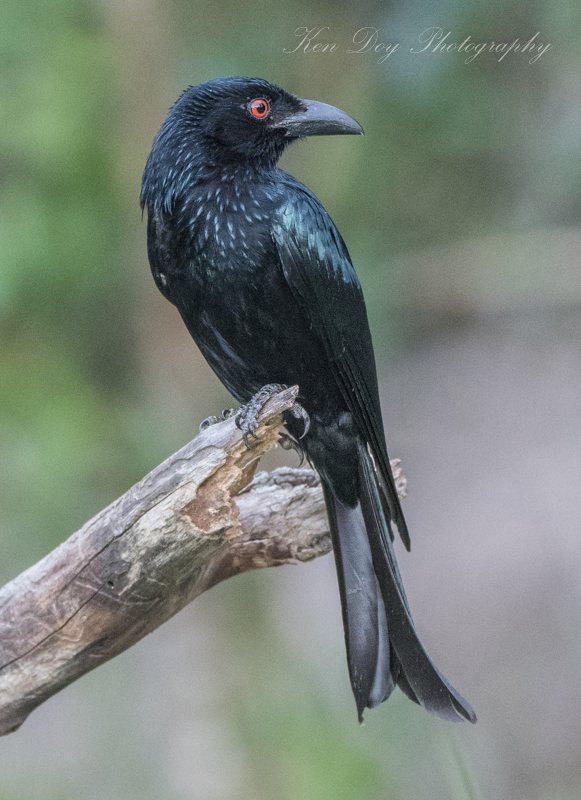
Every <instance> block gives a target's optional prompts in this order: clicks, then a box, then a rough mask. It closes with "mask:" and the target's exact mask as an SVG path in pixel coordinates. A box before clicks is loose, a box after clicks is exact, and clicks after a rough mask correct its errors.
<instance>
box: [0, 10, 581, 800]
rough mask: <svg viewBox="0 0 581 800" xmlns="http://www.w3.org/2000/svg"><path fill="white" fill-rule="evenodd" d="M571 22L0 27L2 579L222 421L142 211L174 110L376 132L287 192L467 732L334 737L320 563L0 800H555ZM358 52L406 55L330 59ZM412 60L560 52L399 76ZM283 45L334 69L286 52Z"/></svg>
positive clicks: (561, 709)
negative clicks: (159, 271)
mask: <svg viewBox="0 0 581 800" xmlns="http://www.w3.org/2000/svg"><path fill="white" fill-rule="evenodd" d="M580 22H581V6H580V5H579V4H578V3H577V2H576V1H575V0H564V1H561V2H557V0H537V2H534V3H528V4H523V3H521V2H520V1H519V0H479V2H476V1H475V0H469V1H468V2H466V0H462V2H459V0H446V2H444V1H443V0H440V1H439V2H437V3H427V2H425V0H424V1H422V0H398V1H397V2H388V3H382V4H379V3H373V2H366V0H362V2H359V3H357V4H354V3H347V2H335V3H330V2H326V1H325V0H318V2H315V3H306V2H303V1H302V0H286V2H285V3H282V4H275V3H273V2H270V3H265V2H260V0H248V2H246V3H244V4H236V3H233V2H231V1H230V0H213V2H210V1H209V0H207V1H205V0H197V1H196V2H186V0H168V2H161V0H50V2H49V0H25V1H24V2H23V0H4V1H3V3H2V12H1V24H0V108H1V114H0V578H1V579H2V581H6V580H9V579H10V578H12V577H13V576H15V575H16V574H18V573H19V572H20V571H21V570H23V569H25V568H26V567H27V566H29V565H30V564H32V563H33V562H35V561H36V560H37V559H39V558H40V557H42V556H43V555H44V554H45V553H46V552H48V551H49V550H50V549H52V548H53V547H54V546H56V545H57V544H58V543H59V542H60V541H62V540H63V539H64V538H66V537H67V536H69V535H70V534H71V533H72V532H73V531H74V530H75V529H76V528H78V527H80V526H81V525H82V524H83V523H84V522H85V521H86V520H87V519H88V518H89V517H90V516H91V515H93V514H94V513H96V512H97V511H99V510H100V509H101V508H102V507H103V506H105V505H106V504H107V503H109V502H110V501H112V500H113V499H115V498H116V497H117V496H118V495H120V494H121V493H122V492H123V491H125V490H126V489H127V488H129V486H131V484H132V483H134V482H135V481H136V480H138V479H139V478H140V477H142V476H143V475H144V474H145V473H146V472H147V471H149V470H150V469H151V468H152V467H154V466H155V465H156V464H157V463H159V461H160V460H162V459H163V458H164V457H166V456H167V455H169V454H170V453H171V452H173V451H174V450H175V449H177V448H178V447H180V446H181V445H183V444H184V443H185V442H186V441H188V440H189V439H190V438H192V436H193V435H194V434H195V432H196V431H197V426H198V424H199V422H200V420H201V419H203V418H204V417H206V416H207V415H208V414H211V413H216V412H219V411H220V410H221V409H222V408H224V407H227V406H229V405H230V399H229V397H228V395H227V394H226V392H225V390H224V389H222V388H221V386H220V385H219V383H218V381H217V379H216V378H215V377H214V376H213V374H212V373H211V372H210V370H209V368H208V367H207V366H206V365H205V364H204V362H203V360H202V359H201V357H200V355H199V354H198V352H197V350H196V348H195V346H194V345H193V343H192V342H191V340H190V339H189V337H188V335H187V333H186V331H185V328H184V327H183V325H182V323H181V321H180V319H179V318H178V315H177V312H175V309H173V307H172V306H170V304H169V303H167V302H166V301H165V300H164V299H163V297H162V296H161V295H160V294H159V293H158V292H157V290H156V289H155V286H154V284H153V281H152V279H151V276H150V274H149V268H148V264H147V256H146V243H145V240H146V232H145V224H144V222H143V221H142V219H141V215H140V210H139V205H138V195H139V186H140V178H141V172H142V169H143V166H144V163H145V159H146V157H147V154H148V151H149V147H150V146H151V142H152V139H153V137H154V135H155V133H156V131H157V129H158V127H159V125H160V124H161V122H162V120H163V118H164V116H165V114H166V111H167V109H168V107H169V106H170V105H171V104H172V102H173V101H174V100H175V98H176V97H177V95H178V94H179V93H180V91H181V90H182V89H183V88H185V87H186V86H187V85H189V84H195V83H199V82H202V81H204V80H208V79H210V78H212V77H215V76H217V75H229V74H230V75H236V74H240V75H259V76H262V77H266V78H268V79H270V80H272V81H274V82H276V83H279V84H280V85H282V86H284V87H285V88H286V89H288V90H290V91H293V92H295V93H297V94H298V95H300V96H303V97H308V98H312V99H319V100H323V101H325V102H328V103H332V104H334V105H337V106H339V107H341V108H343V109H345V110H346V111H347V112H348V113H349V114H351V115H352V116H354V117H355V118H356V119H357V120H359V121H360V122H361V123H362V125H363V126H364V128H365V130H366V137H365V138H364V139H363V138H362V139H357V138H354V137H344V138H341V137H336V138H319V139H314V140H311V141H307V142H305V143H301V144H299V145H295V146H294V148H292V149H291V150H290V151H289V152H288V153H287V154H285V156H284V159H283V166H285V168H287V169H288V170H289V171H290V172H292V173H293V174H295V175H296V176H297V177H299V178H300V179H301V180H303V181H304V182H305V183H307V184H308V186H309V187H310V188H311V189H313V190H314V191H315V192H316V194H317V195H318V196H319V197H320V199H321V200H322V201H323V203H324V204H325V206H326V207H327V208H328V210H329V211H330V213H331V215H332V216H333V218H334V219H335V221H336V222H337V224H338V227H339V229H340V230H341V232H342V234H343V236H344V238H345V239H346V241H347V243H348V245H349V248H350V251H351V254H352V257H353V260H354V263H355V265H356V267H357V270H358V272H359V275H360V277H361V280H362V283H363V287H364V291H365V293H366V296H367V299H368V306H369V312H370V319H371V326H372V330H373V334H374V339H375V342H376V350H377V360H378V369H379V374H380V382H381V387H382V400H383V401H384V417H385V423H386V429H387V436H388V444H389V447H390V452H391V454H392V455H393V456H395V455H397V456H400V457H402V459H403V463H404V470H405V473H406V475H407V477H408V480H409V483H410V493H409V498H408V499H407V500H406V501H405V511H406V515H407V516H408V519H409V525H410V529H411V532H412V542H413V549H412V554H411V555H407V554H405V553H401V557H400V561H401V567H402V571H403V573H404V578H405V582H406V585H407V588H408V593H409V596H410V602H411V606H412V609H413V611H414V616H415V618H416V621H417V625H418V628H419V630H420V632H421V634H422V637H423V639H424V641H425V643H426V645H427V647H428V649H429V651H430V652H431V654H432V655H433V656H434V658H435V660H436V662H437V663H438V665H439V666H440V668H441V669H442V670H443V671H444V672H445V674H446V675H447V676H448V677H449V679H450V680H451V681H452V682H453V683H454V685H455V686H457V687H458V689H459V690H460V691H461V692H462V693H463V694H465V696H466V697H468V698H469V699H470V700H471V702H472V703H473V705H474V707H475V709H476V711H477V713H478V716H479V722H478V725H476V726H475V727H472V726H469V725H467V724H465V725H461V726H451V725H447V724H445V723H443V722H440V721H439V720H436V719H433V718H431V717H430V716H429V715H427V714H426V713H425V712H424V711H423V710H422V709H420V708H418V707H416V706H415V705H413V704H412V703H410V702H409V701H407V700H406V699H405V698H404V697H403V695H401V693H398V694H397V695H396V696H394V697H393V698H392V699H391V700H390V701H389V703H387V704H385V705H383V706H382V707H381V708H380V709H378V710H376V711H374V712H368V714H367V715H366V722H365V725H364V726H363V727H361V728H360V727H359V726H358V725H357V721H356V715H355V709H354V704H353V701H352V698H351V695H350V690H349V685H348V679H347V670H346V666H345V658H344V652H343V639H342V630H341V621H340V611H339V602H338V594H337V589H336V586H335V577H334V567H333V563H332V559H331V558H330V557H326V558H322V559H319V560H318V561H317V562H314V563H312V564H309V565H301V566H297V567H294V568H292V567H286V568H282V569H279V570H267V571H264V572H262V573H256V574H252V575H244V576H241V577H239V578H237V579H234V580H231V581H228V582H227V583H226V584H224V585H221V586H218V587H216V588H214V589H213V590H212V591H211V592H209V593H208V594H206V595H205V596H203V597H201V598H200V599H198V600H196V601H195V602H194V603H193V604H192V605H191V606H190V607H188V608H187V609H185V610H184V611H183V612H182V613H180V614H179V615H178V616H177V617H175V618H174V619H173V620H171V621H170V622H168V623H167V624H166V625H164V626H163V627H162V628H161V629H159V630H158V631H157V632H155V633H154V634H152V635H151V636H149V637H148V638H147V639H146V640H144V641H143V642H141V643H140V644H139V645H137V646H136V647H134V648H133V649H132V650H131V651H129V652H127V653H125V654H123V655H122V656H120V657H118V658H117V659H115V660H114V661H113V662H111V663H109V664H107V665H105V666H103V667H100V668H99V669H98V670H96V671H95V672H94V673H92V674H89V675H87V676H86V677H84V678H83V679H82V680H80V681H79V682H78V683H76V684H74V685H73V686H71V687H69V688H68V689H66V690H65V691H64V692H62V693H61V694H60V695H58V696H56V697H55V698H53V699H52V700H50V701H49V702H47V703H46V704H45V705H44V706H43V707H41V708H40V709H38V710H37V711H35V712H34V713H33V715H32V716H31V718H30V719H29V720H28V721H27V722H26V723H25V725H24V726H23V727H22V729H21V730H20V731H18V732H17V733H15V734H13V735H11V736H9V737H7V738H5V739H2V740H0V800H32V799H33V798H34V800H53V799H54V800H73V799H74V800H117V799H119V800H121V799H123V800H131V798H140V800H154V798H155V800H158V798H164V800H267V799H270V798H281V800H311V798H312V799H313V800H326V799H327V798H329V800H331V799H332V800H375V799H377V800H379V799H381V800H412V799H413V800H418V799H419V798H429V800H439V798H442V799H444V798H452V800H457V799H460V798H471V799H472V800H474V799H475V798H478V799H479V800H485V799H486V798H499V797H505V798H511V800H521V798H522V800H525V799H526V800H537V798H538V800H569V799H571V800H573V798H575V799H576V800H577V799H578V798H579V796H580V795H581V666H580V663H581V588H580V586H581V523H580V519H581V508H580V502H579V496H580V489H581V436H580V434H581V355H580V354H581V349H580V341H581V277H580V274H581V273H580V270H579V261H580V252H581V228H580V217H579V213H580V204H581V188H580V187H581V180H580V179H581V160H580V149H581V57H580V55H579V52H580V51H579V43H580V42H581V26H580ZM363 26H375V27H377V28H379V29H380V33H379V35H378V42H387V43H392V44H393V43H396V42H399V43H400V45H401V46H400V49H399V51H396V52H395V53H393V54H392V56H390V57H389V58H387V59H386V60H385V61H384V62H383V63H381V64H380V63H378V61H379V58H380V57H381V55H382V54H374V53H358V54H357V53H352V54H348V53H347V52H346V51H347V50H348V49H349V48H351V49H353V48H354V45H353V44H352V38H353V36H354V34H355V33H356V32H357V31H358V30H359V29H361V28H362V27H363ZM430 26H441V27H442V28H443V31H444V32H447V31H448V30H449V31H450V32H451V34H450V37H449V38H448V40H447V41H448V42H460V41H462V40H463V39H464V38H465V37H466V36H468V35H471V36H472V39H473V41H476V42H491V41H495V42H509V43H510V42H513V41H514V40H515V39H516V38H519V39H520V41H521V43H522V42H525V41H528V40H529V39H530V37H531V36H533V35H534V34H535V33H537V32H539V35H538V37H537V41H538V42H542V43H543V44H547V43H550V44H551V45H552V46H551V48H550V49H549V50H548V51H547V52H546V53H545V54H544V55H543V56H542V57H541V58H539V59H538V60H537V61H536V62H535V63H533V64H531V63H529V60H530V59H529V57H527V56H524V55H522V54H518V53H511V54H509V55H507V56H506V57H505V58H504V59H503V60H502V61H499V60H498V59H499V56H495V55H493V54H490V53H482V54H481V55H480V56H478V57H477V58H476V59H474V60H473V61H472V62H471V63H469V64H466V63H465V57H463V56H462V55H461V54H458V53H456V52H449V53H448V52H446V53H441V52H436V53H434V52H432V51H431V50H430V51H426V52H422V53H415V54H412V53H411V52H410V48H412V47H415V48H416V49H419V48H420V45H419V43H418V36H419V35H420V33H421V32H422V31H424V30H425V29H426V28H428V27H430ZM301 27H306V28H308V29H312V28H315V29H319V28H322V27H327V28H328V30H326V31H323V33H322V35H320V36H319V37H318V39H316V41H321V42H329V43H333V42H334V43H336V44H337V48H336V50H334V51H332V52H318V53H305V52H301V51H299V52H285V48H286V50H287V51H292V50H293V49H294V48H296V46H297V45H298V43H299V38H298V37H297V36H296V35H295V30H296V29H297V28H301ZM271 463H274V462H273V461H272V460H271ZM291 463H294V462H292V461H291Z"/></svg>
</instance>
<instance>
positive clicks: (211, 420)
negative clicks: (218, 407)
mask: <svg viewBox="0 0 581 800" xmlns="http://www.w3.org/2000/svg"><path fill="white" fill-rule="evenodd" d="M233 414H234V409H233V408H225V409H224V411H222V414H221V415H220V416H219V417H217V416H216V415H215V414H212V416H211V417H206V419H204V420H202V422H200V433H202V431H205V430H207V429H208V428H209V427H210V425H215V424H216V423H217V422H223V421H224V420H225V419H230V417H231V416H232V415H233Z"/></svg>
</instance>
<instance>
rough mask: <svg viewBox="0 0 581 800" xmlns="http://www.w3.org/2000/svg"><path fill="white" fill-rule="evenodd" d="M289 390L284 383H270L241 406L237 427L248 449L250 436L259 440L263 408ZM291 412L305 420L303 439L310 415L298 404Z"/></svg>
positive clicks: (237, 416) (237, 417)
mask: <svg viewBox="0 0 581 800" xmlns="http://www.w3.org/2000/svg"><path fill="white" fill-rule="evenodd" d="M287 388H288V387H287V386H285V385H284V384H282V383H269V384H267V385H266V386H263V387H262V389H260V390H259V391H258V392H256V394H255V395H254V397H251V398H250V400H249V401H248V403H246V404H245V405H243V406H240V408H239V409H238V412H237V414H236V425H237V426H238V427H239V428H240V430H241V431H242V438H243V439H244V444H245V445H246V447H250V445H249V444H248V437H249V436H252V437H253V438H254V439H256V438H257V436H256V429H257V428H258V415H259V414H260V412H261V410H262V408H263V407H264V406H265V404H266V403H267V402H268V401H269V400H270V398H271V397H273V396H274V395H275V394H278V393H279V392H282V391H283V390H284V389H287ZM289 411H290V413H291V414H292V415H293V417H295V418H296V419H302V420H303V423H304V430H303V433H302V436H301V439H302V437H303V436H304V435H305V434H306V433H307V432H308V430H309V425H310V420H309V415H308V414H307V412H306V411H305V409H304V408H303V407H302V406H301V405H299V404H298V403H295V404H294V405H293V406H292V408H290V409H289Z"/></svg>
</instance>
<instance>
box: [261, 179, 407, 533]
mask: <svg viewBox="0 0 581 800" xmlns="http://www.w3.org/2000/svg"><path fill="white" fill-rule="evenodd" d="M297 183H298V182H297ZM285 188H286V192H285V200H284V202H283V204H281V206H280V207H279V209H278V211H277V213H276V214H275V216H274V223H273V229H272V233H273V238H274V241H275V242H276V246H277V250H278V254H279V257H280V260H281V264H282V269H283V272H284V275H285V277H286V280H287V282H288V284H289V286H290V288H291V291H292V292H293V294H294V296H295V297H296V299H297V302H298V303H299V304H300V306H301V308H302V310H303V312H304V314H305V316H306V317H307V319H309V320H310V322H311V323H312V325H313V328H314V329H315V331H316V333H317V334H318V336H319V338H320V339H321V341H322V342H323V344H324V346H325V349H326V351H327V354H328V356H329V360H330V362H331V364H332V368H333V372H334V374H335V377H336V380H337V383H338V385H339V386H340V388H341V393H342V395H343V397H344V399H345V402H346V404H347V407H348V408H349V410H350V412H351V413H352V415H353V418H354V420H355V423H356V425H357V428H358V430H359V431H360V433H361V435H362V436H363V437H364V439H365V440H366V441H367V442H368V444H369V446H370V448H371V452H372V454H373V458H374V460H375V464H376V467H377V470H378V472H379V476H380V480H381V484H382V488H383V490H384V493H385V496H386V497H385V499H386V501H387V505H388V508H389V512H390V517H391V520H392V521H393V522H394V523H395V524H396V525H397V528H398V531H399V534H400V536H401V538H402V540H403V542H404V543H405V544H406V547H408V548H409V535H408V532H407V528H406V524H405V520H404V517H403V513H402V510H401V506H400V502H399V498H398V495H397V490H396V488H395V483H394V480H393V476H392V472H391V467H390V464H389V458H388V454H387V448H386V444H385V434H384V431H383V421H382V418H381V407H380V403H379V391H378V386H377V374H376V368H375V358H374V355H373V345H372V341H371V333H370V330H369V323H368V320H367V310H366V308H365V301H364V299H363V292H362V290H361V285H360V283H359V279H358V278H357V275H356V273H355V270H354V268H353V264H352V263H351V259H350V257H349V253H348V251H347V247H346V246H345V243H344V241H343V239H342V238H341V235H340V234H339V231H338V230H337V228H336V227H335V225H334V223H333V221H332V220H331V218H330V217H329V215H328V214H327V212H326V211H325V209H324V208H323V206H322V205H321V204H320V203H319V201H318V200H317V198H316V197H315V196H314V195H312V194H311V193H310V192H309V191H308V190H307V189H306V188H305V187H303V186H302V185H301V184H298V185H291V186H288V185H287V186H286V187H285Z"/></svg>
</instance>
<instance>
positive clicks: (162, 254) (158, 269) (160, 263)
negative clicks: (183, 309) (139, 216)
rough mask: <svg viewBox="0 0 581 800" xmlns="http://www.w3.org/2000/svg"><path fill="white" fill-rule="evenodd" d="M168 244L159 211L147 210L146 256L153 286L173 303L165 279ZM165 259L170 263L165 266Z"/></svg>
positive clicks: (169, 255)
mask: <svg viewBox="0 0 581 800" xmlns="http://www.w3.org/2000/svg"><path fill="white" fill-rule="evenodd" d="M169 244H170V242H168V231H167V228H166V226H165V225H164V222H163V218H162V215H161V211H154V209H153V208H151V210H150V209H149V208H148V210H147V255H148V256H149V265H150V267H151V273H152V275H153V279H154V281H155V285H156V286H157V288H158V289H159V291H160V292H161V293H162V295H163V296H164V297H165V298H166V299H167V300H169V301H170V303H174V300H173V298H172V296H171V291H170V288H169V284H168V280H167V277H166V274H167V266H169V267H170V269H171V250H170V247H169ZM165 259H168V260H169V261H170V263H169V265H166V263H165Z"/></svg>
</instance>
